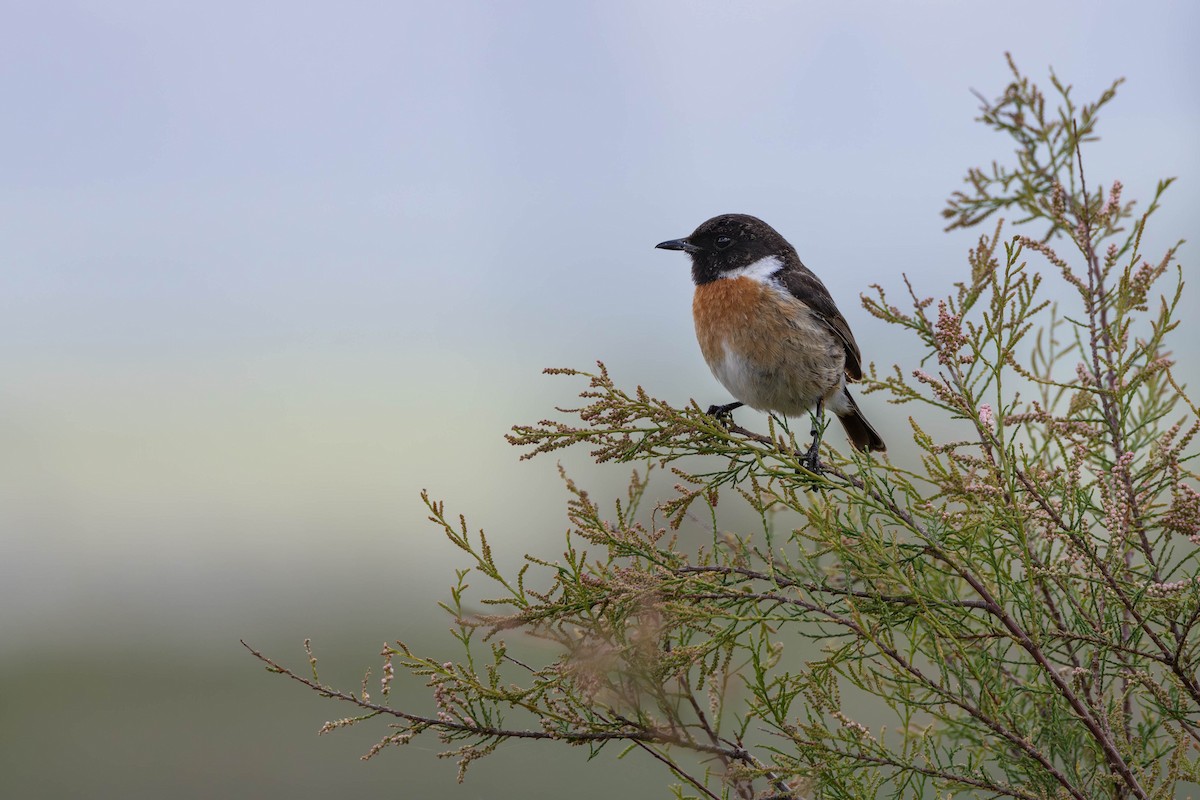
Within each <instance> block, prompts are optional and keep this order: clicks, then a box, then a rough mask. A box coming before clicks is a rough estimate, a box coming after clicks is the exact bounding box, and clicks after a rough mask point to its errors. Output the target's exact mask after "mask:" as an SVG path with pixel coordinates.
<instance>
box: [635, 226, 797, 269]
mask: <svg viewBox="0 0 1200 800" xmlns="http://www.w3.org/2000/svg"><path fill="white" fill-rule="evenodd" d="M655 247H658V248H661V249H663V250H682V251H683V252H685V253H687V254H688V255H690V256H691V257H692V279H693V280H694V281H695V282H696V283H697V284H702V283H708V282H709V281H715V280H716V279H717V278H720V277H721V276H722V275H723V274H725V273H727V272H732V271H734V270H738V269H741V268H742V267H747V266H749V265H750V264H753V263H754V262H755V261H758V260H760V259H763V258H766V257H768V256H779V257H780V258H784V259H787V258H788V256H789V254H791V255H792V256H793V257H794V254H795V251H794V250H792V246H791V245H790V244H788V243H787V240H786V239H784V238H783V237H782V236H780V235H779V233H778V232H777V231H776V230H775V229H774V228H772V227H771V226H770V225H768V224H767V223H765V222H763V221H762V220H761V219H759V218H758V217H752V216H750V215H748V214H722V215H721V216H719V217H713V218H712V219H710V220H708V221H707V222H704V223H702V224H701V225H700V227H699V228H696V230H695V231H693V232H692V235H691V236H688V237H686V238H683V239H672V240H670V241H668V242H661V243H659V244H657V245H655Z"/></svg>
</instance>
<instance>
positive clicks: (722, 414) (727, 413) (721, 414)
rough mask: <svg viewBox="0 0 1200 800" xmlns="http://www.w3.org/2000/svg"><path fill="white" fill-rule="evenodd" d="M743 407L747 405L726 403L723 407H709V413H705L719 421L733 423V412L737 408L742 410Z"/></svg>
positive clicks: (735, 402)
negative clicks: (724, 420)
mask: <svg viewBox="0 0 1200 800" xmlns="http://www.w3.org/2000/svg"><path fill="white" fill-rule="evenodd" d="M743 405H745V404H744V403H739V402H737V401H736V400H735V401H734V402H732V403H726V404H725V405H723V406H709V407H708V411H706V412H705V413H706V414H708V415H709V416H710V417H716V418H717V419H722V420H723V419H728V420H729V421H730V422H732V421H733V410H734V409H735V408H741V407H742V406H743Z"/></svg>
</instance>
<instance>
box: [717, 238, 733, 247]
mask: <svg viewBox="0 0 1200 800" xmlns="http://www.w3.org/2000/svg"><path fill="white" fill-rule="evenodd" d="M731 244H733V239H731V238H729V237H728V236H718V237H717V241H716V245H717V249H718V250H724V249H725V248H726V247H729V245H731Z"/></svg>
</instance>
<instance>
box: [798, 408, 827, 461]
mask: <svg viewBox="0 0 1200 800" xmlns="http://www.w3.org/2000/svg"><path fill="white" fill-rule="evenodd" d="M812 423H813V426H812V430H811V431H810V433H811V434H812V437H813V441H812V445H811V446H810V447H809V448H808V452H807V453H805V454H804V458H803V459H801V461H802V463H803V464H804V467H805V469H807V470H809V471H810V472H820V471H821V459H820V456H819V455H818V452H817V451H818V450H819V449H820V447H821V434H822V433H824V432H825V398H823V397H822V398H821V399H820V400H818V401H817V410H816V412H815V413H814V414H813V417H812Z"/></svg>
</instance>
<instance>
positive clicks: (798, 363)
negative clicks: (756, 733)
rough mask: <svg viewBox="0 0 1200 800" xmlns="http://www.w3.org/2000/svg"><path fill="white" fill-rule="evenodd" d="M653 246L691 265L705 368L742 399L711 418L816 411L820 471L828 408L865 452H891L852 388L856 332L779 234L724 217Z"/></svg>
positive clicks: (857, 368) (856, 375) (813, 459)
mask: <svg viewBox="0 0 1200 800" xmlns="http://www.w3.org/2000/svg"><path fill="white" fill-rule="evenodd" d="M656 247H659V248H661V249H663V250H682V251H683V252H685V253H687V254H688V255H689V256H691V258H692V280H693V281H694V282H695V284H696V293H695V296H694V297H693V299H692V316H693V317H694V319H695V322H696V338H697V339H699V340H700V350H701V352H703V353H704V360H705V361H707V362H708V366H709V369H711V370H712V372H713V375H715V376H716V378H717V380H718V381H720V382H721V384H722V385H723V386H724V387H725V388H726V389H728V390H729V392H730V393H731V394H732V395H733V396H734V398H735V399H736V400H737V402H734V403H729V404H727V405H723V406H712V407H710V408H709V409H708V412H709V413H710V414H715V415H717V416H726V415H728V414H729V413H730V412H732V411H733V409H735V408H739V407H740V406H742V405H748V406H750V407H751V408H756V409H758V410H759V411H768V412H772V411H773V412H776V413H778V414H782V415H784V416H795V415H799V414H803V413H804V412H806V411H808V410H809V409H812V408H814V407H815V409H816V419H817V421H816V425H815V427H814V429H813V443H812V447H811V448H809V450H808V454H807V456H806V460H807V461H808V462H809V463H810V464H811V465H812V466H814V467H815V466H816V464H817V448H818V446H819V445H820V440H821V427H822V425H821V420H822V417H823V413H824V410H825V409H829V410H830V411H832V412H833V413H834V414H835V415H837V418H838V419H839V420H841V422H842V426H843V427H845V429H846V435H847V436H848V437H849V439H850V442H851V444H853V445H854V446H855V447H856V448H858V449H859V450H862V451H864V452H867V451H871V450H880V451H882V450H886V449H887V446H886V445H885V444H884V443H883V439H882V438H880V436H879V434H878V433H876V432H875V429H874V428H873V427H871V423H869V422H867V420H866V418H865V417H863V415H862V412H861V411H859V409H858V405H857V404H856V403H855V402H854V398H853V397H852V396H851V395H850V392H849V391H848V390H847V389H846V383H847V382H848V381H857V380H860V379H861V378H862V357H861V355H860V354H859V351H858V344H857V343H855V341H854V334H852V333H851V332H850V326H849V325H848V324H846V319H845V317H843V316H842V315H841V312H839V311H838V309H837V306H836V305H835V304H834V302H833V297H831V296H830V294H829V290H828V289H826V288H825V284H823V283H821V279H820V278H818V277H817V276H816V275H814V274H813V273H812V272H811V271H810V270H809V269H808V268H807V267H806V266H804V264H802V263H801V262H800V257H799V256H798V255H796V249H795V248H794V247H792V246H791V245H790V244H788V242H787V240H786V239H784V238H783V237H782V236H780V235H779V233H778V232H777V231H776V230H775V229H774V228H772V227H771V226H770V225H768V224H767V223H765V222H763V221H762V220H761V219H758V218H756V217H751V216H748V215H746V214H724V215H722V216H719V217H713V218H712V219H710V220H708V221H707V222H705V223H703V224H702V225H701V226H700V227H699V228H696V230H695V231H694V232H693V233H692V235H691V236H687V237H685V238H683V239H672V240H670V241H667V242H662V243H660V244H658V245H656Z"/></svg>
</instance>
